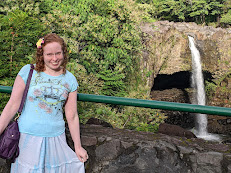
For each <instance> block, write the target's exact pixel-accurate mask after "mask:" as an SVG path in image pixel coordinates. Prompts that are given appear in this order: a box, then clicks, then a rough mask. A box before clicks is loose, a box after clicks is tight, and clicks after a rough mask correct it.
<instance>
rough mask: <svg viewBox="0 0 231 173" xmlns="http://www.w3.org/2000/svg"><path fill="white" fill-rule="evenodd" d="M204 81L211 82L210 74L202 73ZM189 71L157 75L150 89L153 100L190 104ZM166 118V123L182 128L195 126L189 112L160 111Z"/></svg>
mask: <svg viewBox="0 0 231 173" xmlns="http://www.w3.org/2000/svg"><path fill="white" fill-rule="evenodd" d="M203 77H204V81H209V82H212V74H211V73H210V72H208V71H203ZM192 91H193V89H192V87H191V71H180V72H176V73H173V74H170V75H169V74H158V75H157V76H156V78H155V79H154V85H153V87H152V89H151V97H152V99H153V100H160V101H168V102H178V103H191V100H192V98H191V97H192ZM161 112H163V113H164V114H165V115H166V116H168V118H167V119H166V120H165V122H166V123H169V124H175V125H179V126H181V127H183V128H193V127H194V126H195V121H194V115H193V113H189V112H180V111H168V110H161Z"/></svg>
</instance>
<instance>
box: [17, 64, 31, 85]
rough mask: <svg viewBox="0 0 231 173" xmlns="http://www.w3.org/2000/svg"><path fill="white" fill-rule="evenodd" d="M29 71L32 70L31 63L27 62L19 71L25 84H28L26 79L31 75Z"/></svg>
mask: <svg viewBox="0 0 231 173" xmlns="http://www.w3.org/2000/svg"><path fill="white" fill-rule="evenodd" d="M29 71H30V64H27V65H25V66H23V67H22V68H21V70H20V71H19V73H18V75H19V76H21V77H22V79H23V81H24V83H25V84H26V81H27V78H28V75H29Z"/></svg>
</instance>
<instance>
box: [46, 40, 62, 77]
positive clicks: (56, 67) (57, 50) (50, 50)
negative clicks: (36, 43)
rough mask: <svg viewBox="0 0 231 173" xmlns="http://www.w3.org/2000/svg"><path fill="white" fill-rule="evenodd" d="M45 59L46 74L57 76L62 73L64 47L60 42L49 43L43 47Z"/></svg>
mask: <svg viewBox="0 0 231 173" xmlns="http://www.w3.org/2000/svg"><path fill="white" fill-rule="evenodd" d="M43 57H44V64H45V68H46V69H45V72H47V73H48V74H51V75H52V74H57V73H58V72H61V70H62V68H61V65H62V64H63V61H64V56H63V51H62V47H61V45H60V44H59V43H58V42H52V43H48V44H47V45H46V46H44V47H43Z"/></svg>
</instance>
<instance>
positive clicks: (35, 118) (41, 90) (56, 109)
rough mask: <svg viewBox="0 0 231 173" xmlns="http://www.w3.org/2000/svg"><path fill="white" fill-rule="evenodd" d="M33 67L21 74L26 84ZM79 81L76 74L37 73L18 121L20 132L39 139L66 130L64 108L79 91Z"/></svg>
mask: <svg viewBox="0 0 231 173" xmlns="http://www.w3.org/2000/svg"><path fill="white" fill-rule="evenodd" d="M29 71H30V65H29V64H28V65H25V66H24V67H23V68H22V69H21V70H20V72H19V73H18V75H20V76H21V77H22V79H23V80H24V82H25V83H26V81H27V78H28V74H29ZM77 87H78V82H77V80H76V78H75V76H74V75H73V74H71V73H70V72H69V71H68V70H66V73H65V74H61V75H59V76H50V75H48V74H46V73H44V72H40V73H37V71H35V70H34V72H33V76H32V78H31V83H30V87H29V90H28V94H27V99H26V101H25V104H24V108H23V111H22V114H21V116H20V118H19V120H18V124H19V131H20V132H22V133H27V134H31V135H35V136H42V137H54V136H58V135H61V134H62V133H63V132H64V131H65V122H64V120H63V106H64V104H65V102H66V99H67V97H68V94H69V93H70V92H73V91H75V90H77Z"/></svg>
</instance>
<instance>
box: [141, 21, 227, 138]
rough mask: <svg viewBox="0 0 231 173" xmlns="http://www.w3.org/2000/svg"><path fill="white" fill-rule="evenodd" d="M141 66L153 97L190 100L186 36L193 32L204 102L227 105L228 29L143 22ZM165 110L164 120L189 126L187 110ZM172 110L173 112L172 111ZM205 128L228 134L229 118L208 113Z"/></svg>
mask: <svg viewBox="0 0 231 173" xmlns="http://www.w3.org/2000/svg"><path fill="white" fill-rule="evenodd" d="M141 31H142V33H143V43H144V46H145V48H144V49H143V56H142V60H141V68H142V70H143V74H144V75H147V73H148V74H151V75H149V77H148V80H147V86H149V88H150V94H151V97H152V99H154V100H162V101H173V102H182V103H192V97H191V96H192V93H193V89H192V88H191V86H190V82H191V81H190V80H191V78H190V76H191V70H192V69H191V66H192V65H191V51H190V49H189V41H188V36H193V37H194V39H195V42H196V46H197V48H198V49H199V51H200V55H201V63H202V70H203V74H204V79H205V88H206V95H207V101H206V102H207V103H206V104H207V105H211V106H221V107H231V51H230V47H231V29H230V28H229V29H222V28H213V27H211V26H199V25H197V24H195V23H174V22H168V21H158V22H154V23H143V24H142V25H141ZM163 112H165V113H166V114H167V115H168V116H169V118H168V119H167V122H169V123H171V124H178V125H180V126H182V127H189V128H190V127H192V126H193V124H194V120H193V116H191V114H189V113H180V112H169V111H163ZM173 114H174V115H173ZM208 130H209V132H212V133H223V134H231V118H230V117H218V116H212V115H210V116H209V126H208Z"/></svg>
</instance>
